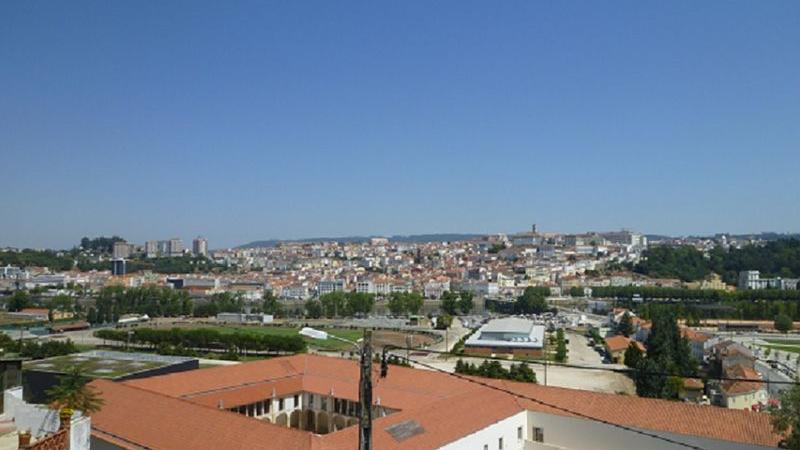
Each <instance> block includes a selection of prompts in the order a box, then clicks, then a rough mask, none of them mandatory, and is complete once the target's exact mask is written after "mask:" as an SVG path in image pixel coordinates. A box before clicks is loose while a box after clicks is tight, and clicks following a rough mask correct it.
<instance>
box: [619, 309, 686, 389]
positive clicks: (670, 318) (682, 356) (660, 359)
mask: <svg viewBox="0 0 800 450" xmlns="http://www.w3.org/2000/svg"><path fill="white" fill-rule="evenodd" d="M652 319H653V326H652V328H651V330H650V335H649V336H648V338H647V345H646V347H647V355H646V356H645V357H644V358H642V359H641V361H640V362H639V364H637V367H636V371H635V372H634V382H635V383H636V392H637V394H639V396H641V397H657V398H667V399H675V398H676V396H677V392H679V390H678V391H676V389H675V386H674V384H675V383H673V382H672V381H671V380H670V378H671V377H670V376H669V375H672V376H678V377H680V376H696V371H697V365H698V363H697V361H696V360H695V359H694V358H693V357H692V353H691V348H690V347H689V341H688V340H687V339H686V338H684V337H683V336H682V335H681V332H680V329H679V328H678V322H677V318H676V316H675V314H674V313H672V312H671V310H669V309H664V310H662V311H660V312H659V313H658V314H657V315H654V316H653V318H652ZM654 372H657V373H663V374H665V375H655V374H654ZM667 374H669V375H667Z"/></svg>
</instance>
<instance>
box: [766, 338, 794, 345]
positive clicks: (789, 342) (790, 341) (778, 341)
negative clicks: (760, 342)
mask: <svg viewBox="0 0 800 450" xmlns="http://www.w3.org/2000/svg"><path fill="white" fill-rule="evenodd" d="M764 340H765V341H767V342H769V343H770V344H778V345H800V339H796V338H795V339H791V338H790V339H764Z"/></svg>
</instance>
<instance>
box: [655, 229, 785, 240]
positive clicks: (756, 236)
mask: <svg viewBox="0 0 800 450" xmlns="http://www.w3.org/2000/svg"><path fill="white" fill-rule="evenodd" d="M723 234H727V233H717V234H713V235H706V236H702V235H692V236H686V238H688V239H711V238H715V237H720V236H722V235H723ZM645 236H646V237H647V240H648V241H650V242H657V241H667V240H670V239H675V236H665V235H660V234H646V235H645ZM728 237H730V238H732V239H736V240H739V241H741V240H750V239H753V240H757V241H758V240H762V241H777V240H779V239H800V233H774V232H772V231H766V232H763V233H748V234H728Z"/></svg>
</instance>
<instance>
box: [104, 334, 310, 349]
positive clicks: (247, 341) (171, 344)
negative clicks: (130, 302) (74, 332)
mask: <svg viewBox="0 0 800 450" xmlns="http://www.w3.org/2000/svg"><path fill="white" fill-rule="evenodd" d="M129 332H130V333H131V334H130V336H129V335H128V333H129ZM94 336H95V337H97V338H100V339H106V340H109V341H116V342H130V343H132V344H138V345H144V346H147V347H149V348H150V349H151V350H154V351H158V352H159V353H161V350H167V351H170V350H174V349H191V350H213V349H218V350H227V351H229V352H235V353H238V354H246V353H247V352H248V351H266V352H274V353H297V352H302V351H305V349H306V343H305V341H304V340H303V338H302V337H301V336H299V335H288V336H282V335H272V334H265V333H248V332H242V331H235V332H232V333H227V332H222V331H219V330H215V329H213V328H196V329H184V328H172V329H169V330H166V329H165V330H159V329H153V328H134V329H133V330H112V329H103V330H97V331H95V332H94Z"/></svg>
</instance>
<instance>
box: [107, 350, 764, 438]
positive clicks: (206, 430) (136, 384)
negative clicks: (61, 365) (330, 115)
mask: <svg viewBox="0 0 800 450" xmlns="http://www.w3.org/2000/svg"><path fill="white" fill-rule="evenodd" d="M376 377H377V375H376ZM483 381H487V380H483ZM487 382H488V383H490V384H491V385H493V386H497V387H502V388H504V389H508V390H511V391H513V392H515V393H517V394H519V395H521V396H524V397H528V398H531V399H535V401H533V400H527V399H524V398H521V397H519V396H513V395H509V394H507V393H503V392H499V391H496V390H494V389H490V388H488V387H485V386H481V385H478V384H475V383H472V382H469V381H467V380H462V379H457V378H454V377H453V376H450V375H447V374H443V373H437V372H432V371H426V370H419V369H411V368H405V367H397V366H391V367H390V369H389V375H388V377H387V378H383V379H377V378H376V384H375V393H374V396H373V399H374V401H375V403H376V405H375V408H376V411H378V413H377V414H376V417H377V418H376V420H375V423H374V435H373V438H374V445H375V446H374V448H375V449H380V450H384V449H386V450H392V449H413V450H429V449H430V450H433V449H440V448H446V449H448V450H455V449H462V448H464V449H471V448H477V449H479V450H480V449H482V448H483V445H484V443H485V444H487V445H488V444H491V445H490V446H489V448H492V449H496V448H497V447H498V443H499V441H498V439H501V438H502V439H504V442H505V446H504V447H503V448H504V449H520V450H521V449H523V448H524V449H529V448H556V447H534V446H533V445H542V444H539V443H536V444H534V443H533V441H534V440H536V439H537V436H539V437H542V441H543V442H544V443H545V444H548V445H552V446H558V448H564V449H576V450H577V449H579V448H586V446H591V447H593V448H600V449H603V448H609V449H610V448H615V449H617V448H653V449H661V448H664V449H669V448H678V447H674V446H672V445H671V444H667V443H665V442H662V441H657V440H654V439H653V438H647V437H644V436H641V435H637V434H634V433H631V432H629V431H624V430H620V429H618V428H614V427H613V426H612V425H610V424H616V425H621V426H626V427H632V428H635V429H640V430H647V431H648V432H651V433H654V434H657V435H660V436H667V437H670V438H672V439H676V440H679V441H681V442H687V443H693V444H694V445H699V446H702V448H707V449H720V450H722V449H759V448H771V447H774V446H775V445H776V444H777V442H778V437H777V436H776V435H774V434H773V433H772V431H771V427H770V424H769V417H768V416H767V415H765V414H760V413H752V412H743V411H734V410H727V409H721V408H715V407H710V406H699V405H691V404H685V403H677V402H669V401H663V400H654V399H643V398H638V397H629V396H619V395H610V394H601V393H595V392H587V391H578V390H571V389H563V388H553V387H545V386H540V385H535V384H526V383H515V382H507V381H498V380H491V381H487ZM92 385H93V386H94V387H95V388H97V389H99V391H100V392H101V393H102V395H103V397H104V398H105V399H106V404H105V406H104V408H103V409H102V410H101V411H100V412H99V413H97V414H96V415H95V416H93V418H92V423H93V437H94V439H99V440H102V441H104V442H105V443H111V444H112V445H114V446H116V447H117V448H125V449H141V448H154V449H164V450H166V449H184V448H192V449H195V450H205V449H209V450H210V449H220V448H252V449H265V450H267V449H318V450H339V449H341V450H344V449H351V448H354V447H355V443H356V442H357V441H358V433H357V431H358V430H357V427H355V426H352V425H354V420H355V419H354V414H353V413H354V409H353V406H354V403H355V402H356V401H357V398H358V368H357V365H356V364H355V363H354V362H353V361H348V360H343V359H336V358H328V357H321V356H314V355H295V356H291V357H284V358H275V359H271V360H265V361H257V362H252V363H247V364H240V365H236V366H225V367H215V368H210V369H202V370H195V371H190V372H180V373H175V374H170V375H164V376H158V377H151V378H144V379H137V380H130V381H126V382H123V383H118V382H112V381H107V380H96V381H94V382H93V384H92ZM546 405H554V406H557V407H559V408H563V409H566V410H568V411H571V412H572V413H574V414H572V413H570V412H565V411H564V410H562V409H558V408H553V407H551V406H546ZM581 415H586V416H591V417H594V418H597V419H600V420H602V421H605V422H607V423H606V424H600V423H598V422H593V421H589V420H587V419H586V418H581V417H580V416H581ZM132 417H135V418H136V420H131V418H132ZM355 422H357V420H355ZM306 430H310V431H306ZM398 430H400V432H399V431H398ZM404 430H405V431H408V433H405V432H402V431H404ZM537 430H538V431H539V432H541V434H537ZM581 436H585V437H586V441H585V442H582V441H579V439H581ZM662 444H663V445H666V446H662Z"/></svg>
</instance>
